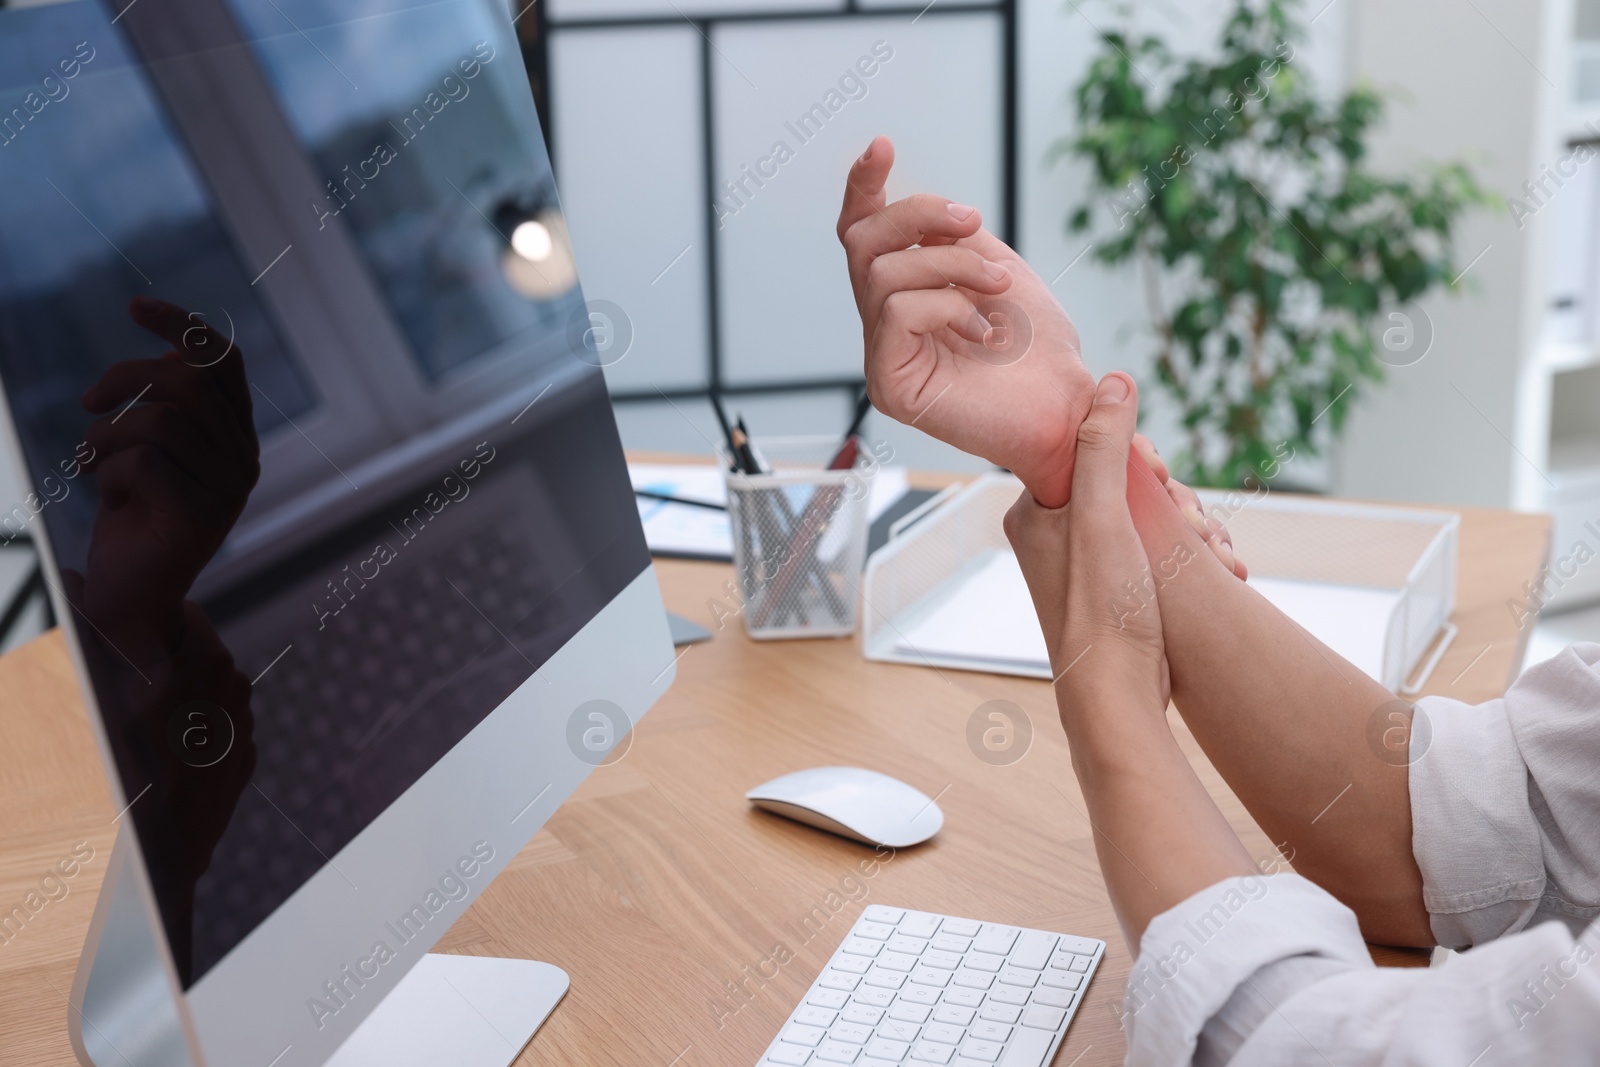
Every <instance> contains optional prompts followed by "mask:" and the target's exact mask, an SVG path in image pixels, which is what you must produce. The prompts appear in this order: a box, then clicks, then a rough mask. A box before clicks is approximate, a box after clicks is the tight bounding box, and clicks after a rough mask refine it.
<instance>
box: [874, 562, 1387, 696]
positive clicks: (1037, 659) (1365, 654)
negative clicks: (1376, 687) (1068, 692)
mask: <svg viewBox="0 0 1600 1067" xmlns="http://www.w3.org/2000/svg"><path fill="white" fill-rule="evenodd" d="M966 575H967V576H966V578H965V580H961V581H959V582H958V583H957V584H956V585H954V587H953V588H952V589H951V590H950V591H949V593H948V594H947V595H946V596H945V598H944V599H943V600H942V601H941V602H939V603H938V604H936V605H935V606H934V608H933V610H932V611H931V613H929V614H928V615H926V616H924V617H923V618H922V619H921V620H919V621H917V622H916V623H914V624H913V625H911V626H910V627H909V628H907V630H906V631H905V633H904V634H903V635H902V636H901V638H900V640H899V641H898V642H897V643H896V646H895V649H896V651H898V652H900V653H901V654H904V655H912V656H927V657H930V658H942V659H957V660H970V661H974V662H975V664H976V665H979V666H980V669H981V667H982V666H983V665H988V666H991V667H992V668H993V669H995V670H997V671H1000V672H1005V671H1007V670H1028V671H1034V672H1038V671H1048V670H1049V667H1050V656H1049V652H1048V650H1047V649H1046V647H1045V641H1044V634H1043V632H1042V631H1041V630H1040V629H1039V620H1038V616H1037V615H1035V614H1034V610H1033V599H1032V598H1031V597H1030V596H1029V595H1028V584H1027V582H1026V581H1025V580H1024V579H1023V577H1022V568H1021V567H1020V566H1019V565H1018V563H1017V558H1016V556H1014V555H1012V554H1011V553H1009V552H993V553H991V554H990V555H989V558H987V559H980V560H978V561H976V563H975V564H974V565H973V566H971V567H969V568H968V570H967V571H966ZM1250 585H1251V586H1252V587H1253V588H1255V589H1256V591H1257V592H1259V593H1260V594H1261V595H1262V596H1264V597H1266V599H1267V600H1268V601H1270V602H1271V603H1272V604H1273V605H1274V606H1276V607H1277V608H1278V610H1280V611H1282V612H1283V613H1284V614H1285V615H1287V616H1289V618H1291V619H1293V620H1294V621H1295V622H1297V623H1299V624H1300V625H1301V626H1303V627H1305V628H1306V630H1308V631H1310V633H1311V634H1312V636H1314V637H1316V638H1317V639H1318V640H1319V641H1321V642H1322V643H1323V644H1325V645H1327V646H1328V647H1329V648H1331V649H1333V650H1334V651H1335V652H1337V653H1339V655H1341V656H1343V657H1344V658H1345V659H1347V660H1349V661H1350V662H1351V663H1352V664H1354V665H1355V666H1356V667H1359V668H1360V669H1361V670H1363V671H1365V672H1366V673H1367V674H1368V675H1370V676H1371V677H1372V678H1374V679H1379V680H1381V679H1382V677H1383V641H1384V636H1385V635H1386V634H1387V633H1388V632H1389V621H1390V619H1391V618H1392V617H1393V616H1394V612H1395V609H1396V608H1397V607H1398V606H1399V603H1400V590H1398V589H1369V588H1363V587H1359V586H1348V585H1328V584H1324V583H1321V582H1302V581H1295V580H1292V579H1286V578H1251V579H1250Z"/></svg>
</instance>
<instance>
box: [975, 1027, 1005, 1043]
mask: <svg viewBox="0 0 1600 1067" xmlns="http://www.w3.org/2000/svg"><path fill="white" fill-rule="evenodd" d="M972 1036H973V1037H977V1038H982V1039H983V1040H985V1041H996V1042H1000V1043H1002V1044H1003V1043H1004V1042H1005V1039H1006V1038H1008V1037H1010V1036H1011V1027H1009V1026H1004V1025H1002V1024H1000V1023H976V1024H974V1025H973V1027H972Z"/></svg>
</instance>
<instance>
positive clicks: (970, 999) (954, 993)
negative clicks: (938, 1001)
mask: <svg viewBox="0 0 1600 1067" xmlns="http://www.w3.org/2000/svg"><path fill="white" fill-rule="evenodd" d="M944 1003H946V1004H955V1005H957V1006H958V1007H962V1008H976V1007H977V1006H978V1005H979V1004H982V1003H983V990H981V989H957V988H955V987H954V986H951V987H950V988H949V989H946V990H945V991H944Z"/></svg>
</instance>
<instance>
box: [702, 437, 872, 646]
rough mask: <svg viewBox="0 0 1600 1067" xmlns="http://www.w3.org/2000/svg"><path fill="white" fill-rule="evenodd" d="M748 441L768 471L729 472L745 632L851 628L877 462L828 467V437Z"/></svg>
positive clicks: (825, 632) (801, 633)
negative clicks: (869, 499) (835, 467)
mask: <svg viewBox="0 0 1600 1067" xmlns="http://www.w3.org/2000/svg"><path fill="white" fill-rule="evenodd" d="M753 444H754V446H755V447H756V450H757V452H758V453H759V454H760V456H761V458H762V459H763V461H764V465H765V466H766V467H768V469H769V471H770V473H767V474H734V473H731V472H730V473H729V474H728V475H727V476H726V478H727V486H728V521H729V525H730V526H731V527H732V532H733V565H734V569H735V570H736V571H737V573H738V578H739V594H740V596H741V597H742V598H743V602H744V607H743V615H744V623H745V630H746V632H748V633H749V634H750V636H751V637H753V638H757V639H761V640H769V639H774V638H785V637H842V636H845V635H847V634H852V633H854V632H855V629H856V618H857V610H858V609H857V604H858V601H859V597H860V585H861V567H862V563H863V561H864V559H865V557H866V551H867V510H868V496H869V489H870V485H869V480H870V478H871V476H872V475H873V474H874V473H876V470H877V468H876V467H875V466H872V465H869V464H864V463H863V464H858V465H857V466H855V467H853V468H851V469H848V470H825V469H824V466H825V464H827V462H828V461H829V460H830V459H831V458H832V456H833V453H834V451H835V449H836V448H837V447H838V441H837V440H836V439H833V438H826V437H775V438H766V439H765V440H762V441H759V442H754V443H753ZM724 469H725V470H726V469H727V464H724Z"/></svg>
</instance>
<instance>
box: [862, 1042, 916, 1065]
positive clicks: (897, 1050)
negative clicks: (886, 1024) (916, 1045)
mask: <svg viewBox="0 0 1600 1067" xmlns="http://www.w3.org/2000/svg"><path fill="white" fill-rule="evenodd" d="M910 1049H911V1044H910V1042H907V1041H891V1040H889V1039H888V1038H886V1037H875V1038H873V1039H872V1040H871V1041H869V1042H867V1055H868V1056H873V1057H876V1058H877V1059H880V1060H888V1061H889V1062H890V1063H899V1062H900V1061H901V1060H903V1059H905V1058H906V1053H907V1052H908V1051H910Z"/></svg>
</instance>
